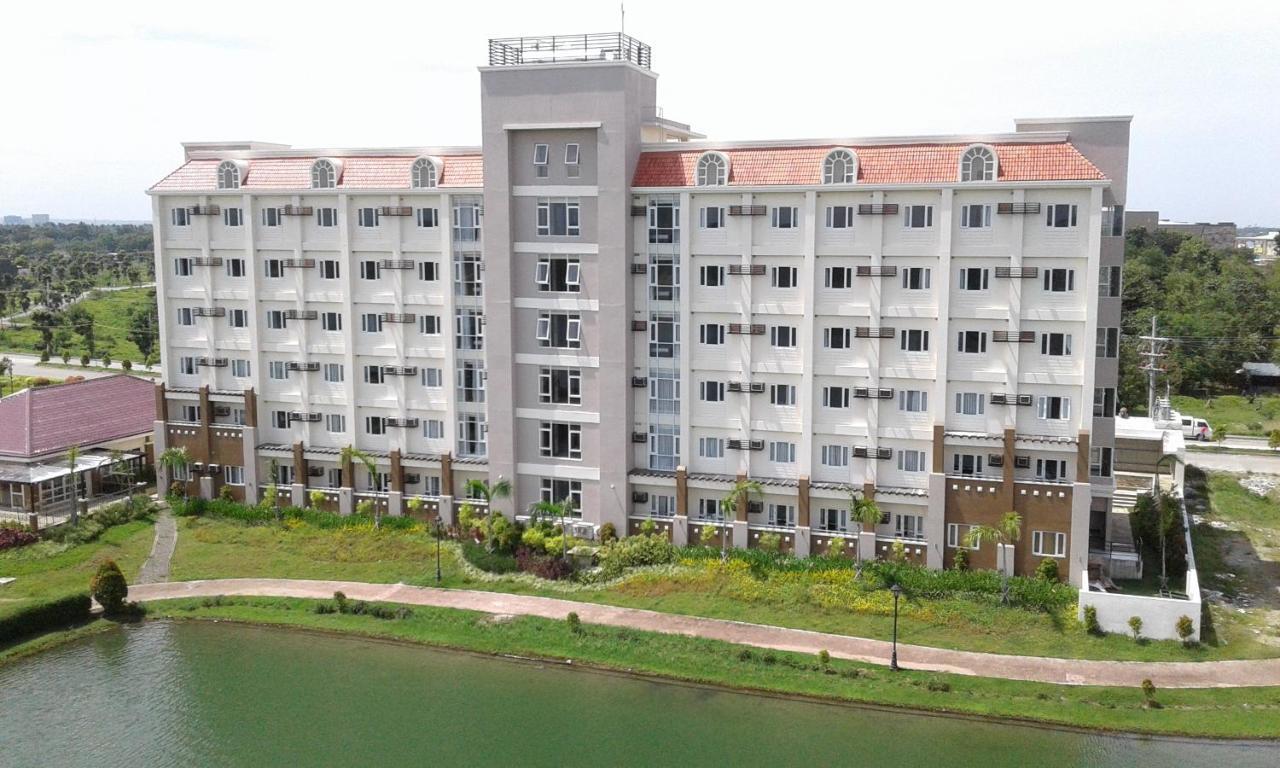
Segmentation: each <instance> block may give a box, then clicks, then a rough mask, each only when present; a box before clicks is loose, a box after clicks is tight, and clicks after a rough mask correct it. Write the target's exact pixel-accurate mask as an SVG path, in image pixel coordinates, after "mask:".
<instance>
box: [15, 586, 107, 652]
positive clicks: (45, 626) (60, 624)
mask: <svg viewBox="0 0 1280 768" xmlns="http://www.w3.org/2000/svg"><path fill="white" fill-rule="evenodd" d="M91 607H92V603H90V601H89V595H88V594H85V593H83V592H82V593H79V594H75V595H67V596H65V597H58V598H54V599H52V600H44V601H41V602H38V603H32V604H30V605H26V606H23V607H22V608H19V609H18V610H16V611H13V612H12V613H10V614H9V615H7V616H5V617H4V618H3V619H0V644H4V643H8V642H11V641H13V640H17V639H18V638H22V637H27V636H29V635H35V634H39V633H41V632H48V631H51V630H55V629H65V628H66V627H69V626H71V625H72V624H79V623H82V622H85V621H88V620H89V616H90V614H89V610H90V608H91Z"/></svg>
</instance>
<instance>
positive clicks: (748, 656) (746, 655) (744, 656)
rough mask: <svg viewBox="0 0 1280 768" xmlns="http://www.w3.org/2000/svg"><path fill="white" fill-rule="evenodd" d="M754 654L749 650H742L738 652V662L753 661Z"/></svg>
mask: <svg viewBox="0 0 1280 768" xmlns="http://www.w3.org/2000/svg"><path fill="white" fill-rule="evenodd" d="M755 658H756V654H755V652H754V651H752V650H751V649H750V648H743V649H742V650H740V651H738V661H754V660H755Z"/></svg>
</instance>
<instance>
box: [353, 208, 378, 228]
mask: <svg viewBox="0 0 1280 768" xmlns="http://www.w3.org/2000/svg"><path fill="white" fill-rule="evenodd" d="M381 221H382V219H381V217H380V216H379V215H378V209H377V208H359V209H357V210H356V226H358V227H376V226H378V224H379V223H381Z"/></svg>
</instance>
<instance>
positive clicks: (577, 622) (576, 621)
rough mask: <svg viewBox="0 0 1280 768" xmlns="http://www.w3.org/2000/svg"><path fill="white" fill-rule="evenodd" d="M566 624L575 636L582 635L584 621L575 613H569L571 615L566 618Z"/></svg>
mask: <svg viewBox="0 0 1280 768" xmlns="http://www.w3.org/2000/svg"><path fill="white" fill-rule="evenodd" d="M564 620H565V623H566V624H568V625H569V631H570V632H572V633H573V634H575V635H580V634H582V619H580V618H578V614H577V612H575V611H569V615H568V616H565V617H564Z"/></svg>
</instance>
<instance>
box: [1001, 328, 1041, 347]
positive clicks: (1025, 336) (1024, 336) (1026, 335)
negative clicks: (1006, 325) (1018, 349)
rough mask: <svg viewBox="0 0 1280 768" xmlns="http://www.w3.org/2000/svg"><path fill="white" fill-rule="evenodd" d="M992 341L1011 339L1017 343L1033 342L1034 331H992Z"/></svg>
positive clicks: (1034, 338) (1034, 337)
mask: <svg viewBox="0 0 1280 768" xmlns="http://www.w3.org/2000/svg"><path fill="white" fill-rule="evenodd" d="M991 340H992V341H1012V342H1016V343H1018V344H1034V343H1035V340H1036V333H1035V331H1018V332H1017V333H1013V332H1010V331H992V332H991Z"/></svg>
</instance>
